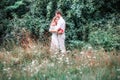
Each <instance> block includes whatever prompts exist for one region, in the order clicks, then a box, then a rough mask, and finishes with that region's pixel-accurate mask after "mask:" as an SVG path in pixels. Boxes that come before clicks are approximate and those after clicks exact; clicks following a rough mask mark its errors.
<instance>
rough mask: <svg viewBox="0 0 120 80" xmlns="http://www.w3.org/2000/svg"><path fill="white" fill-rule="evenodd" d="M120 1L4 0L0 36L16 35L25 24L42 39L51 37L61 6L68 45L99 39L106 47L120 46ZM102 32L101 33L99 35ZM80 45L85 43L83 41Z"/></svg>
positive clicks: (101, 44) (0, 20)
mask: <svg viewBox="0 0 120 80" xmlns="http://www.w3.org/2000/svg"><path fill="white" fill-rule="evenodd" d="M118 3H119V0H109V1H107V0H86V1H85V0H52V1H51V0H42V1H41V0H13V1H12V2H11V1H10V0H2V1H1V2H0V7H2V8H3V9H0V23H1V24H0V26H1V27H0V37H1V38H2V39H3V37H5V36H6V35H10V36H12V35H11V33H12V32H13V33H15V34H16V33H21V32H20V31H19V32H18V31H16V30H18V28H19V30H20V29H22V28H25V29H28V30H30V32H32V33H33V34H34V35H36V37H37V38H38V39H39V40H40V41H45V40H48V37H49V36H50V35H51V34H50V33H49V32H48V29H49V24H50V21H51V20H52V17H53V16H54V14H55V11H56V10H57V9H59V10H61V11H62V13H63V18H64V19H65V21H66V44H67V46H70V45H73V48H75V46H76V45H78V43H79V41H82V42H85V43H84V44H86V43H90V44H92V45H96V44H98V43H99V45H100V46H102V47H104V48H106V49H112V48H114V49H117V50H118V49H120V48H119V44H120V42H119V41H120V37H119V35H120V33H119V30H120V27H119V25H120V24H119V23H120V19H119V16H120V15H119V12H120V10H119V4H118ZM15 15H17V16H15ZM105 31H106V32H105ZM101 32H103V33H101ZM111 32H112V33H111ZM98 34H100V35H99V36H97V35H98ZM104 34H105V35H104ZM107 34H108V35H107ZM102 35H104V36H102ZM44 36H45V38H44ZM113 36H114V37H113ZM12 37H14V36H12ZM97 38H100V39H97ZM111 38H112V39H111ZM96 40H97V43H96ZM71 41H78V43H76V42H71ZM94 41H95V42H94ZM69 44H70V45H69ZM79 46H80V47H82V45H81V43H80V45H79Z"/></svg>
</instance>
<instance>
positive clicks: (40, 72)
mask: <svg viewBox="0 0 120 80" xmlns="http://www.w3.org/2000/svg"><path fill="white" fill-rule="evenodd" d="M0 80H120V55H114V52H105V51H104V50H103V49H101V50H93V49H92V48H90V49H89V48H87V49H83V50H81V51H79V50H77V49H76V50H73V51H68V53H67V54H60V53H49V48H48V47H47V46H43V45H41V44H36V45H32V46H31V47H30V48H28V49H23V48H21V47H17V46H15V47H14V49H13V50H11V51H7V50H6V49H4V48H3V49H1V51H0Z"/></svg>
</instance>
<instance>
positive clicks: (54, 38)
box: [49, 26, 59, 52]
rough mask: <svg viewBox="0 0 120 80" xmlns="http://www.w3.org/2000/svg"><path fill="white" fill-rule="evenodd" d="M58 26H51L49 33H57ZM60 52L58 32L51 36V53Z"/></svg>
mask: <svg viewBox="0 0 120 80" xmlns="http://www.w3.org/2000/svg"><path fill="white" fill-rule="evenodd" d="M57 30H58V27H57V26H50V28H49V31H57ZM58 51H59V42H58V35H57V33H56V32H52V36H51V44H50V52H58Z"/></svg>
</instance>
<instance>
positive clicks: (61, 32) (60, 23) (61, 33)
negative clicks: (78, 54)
mask: <svg viewBox="0 0 120 80" xmlns="http://www.w3.org/2000/svg"><path fill="white" fill-rule="evenodd" d="M49 32H51V33H52V36H51V45H50V52H55V53H56V52H59V51H60V52H61V53H66V49H65V20H64V19H63V17H62V13H61V12H60V11H56V13H55V17H53V19H52V21H51V24H50V28H49Z"/></svg>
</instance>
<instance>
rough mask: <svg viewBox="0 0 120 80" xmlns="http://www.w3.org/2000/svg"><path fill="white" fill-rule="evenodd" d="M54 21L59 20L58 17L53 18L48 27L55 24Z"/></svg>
mask: <svg viewBox="0 0 120 80" xmlns="http://www.w3.org/2000/svg"><path fill="white" fill-rule="evenodd" d="M56 19H59V17H56V16H54V17H53V19H52V21H51V24H50V25H52V23H53V22H55V20H56Z"/></svg>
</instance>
